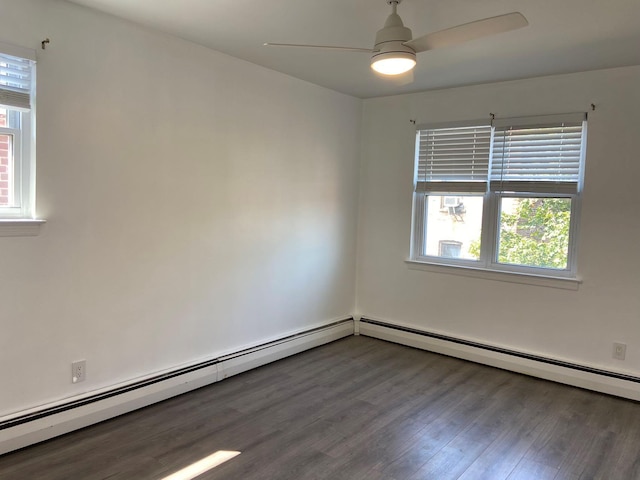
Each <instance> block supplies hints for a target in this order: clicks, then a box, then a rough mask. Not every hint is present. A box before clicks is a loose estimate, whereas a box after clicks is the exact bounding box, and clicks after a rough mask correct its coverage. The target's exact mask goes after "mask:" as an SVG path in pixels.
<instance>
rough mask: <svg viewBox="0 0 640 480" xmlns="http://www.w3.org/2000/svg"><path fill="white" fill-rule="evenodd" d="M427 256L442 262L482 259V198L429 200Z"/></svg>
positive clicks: (434, 198) (443, 197) (433, 196)
mask: <svg viewBox="0 0 640 480" xmlns="http://www.w3.org/2000/svg"><path fill="white" fill-rule="evenodd" d="M427 202H428V204H427V222H426V223H427V224H426V238H427V241H426V248H425V250H426V252H425V253H426V254H427V255H430V256H434V257H443V258H462V259H471V260H478V259H479V258H480V234H481V231H482V203H483V197H481V196H469V195H467V196H463V195H455V194H452V195H451V196H436V195H429V196H428V197H427Z"/></svg>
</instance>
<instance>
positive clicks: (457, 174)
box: [416, 125, 491, 193]
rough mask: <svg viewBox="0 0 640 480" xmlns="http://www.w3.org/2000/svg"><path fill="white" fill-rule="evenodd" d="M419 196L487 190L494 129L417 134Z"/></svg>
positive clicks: (488, 127) (459, 128)
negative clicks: (422, 193) (426, 193)
mask: <svg viewBox="0 0 640 480" xmlns="http://www.w3.org/2000/svg"><path fill="white" fill-rule="evenodd" d="M417 135H418V165H417V172H416V191H417V192H460V193H475V192H485V191H486V190H487V178H488V174H489V155H490V152H491V126H490V125H476V126H464V127H451V128H431V129H421V130H418V133H417Z"/></svg>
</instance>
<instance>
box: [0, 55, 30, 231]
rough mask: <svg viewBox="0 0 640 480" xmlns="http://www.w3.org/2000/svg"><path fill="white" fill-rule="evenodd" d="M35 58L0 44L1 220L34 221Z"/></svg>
mask: <svg viewBox="0 0 640 480" xmlns="http://www.w3.org/2000/svg"><path fill="white" fill-rule="evenodd" d="M5 52H6V53H5ZM25 56H26V57H27V58H25ZM33 58H34V56H33V52H30V51H29V50H23V49H19V48H17V47H10V46H6V45H3V44H0V219H30V218H33V217H34V211H33V210H34V208H33V206H34V199H33V195H34V186H33V184H34V173H35V172H34V168H33V157H32V155H33V151H34V148H33V140H32V138H33V124H34V121H33V117H34V109H33V105H32V103H33V99H34V95H33V90H34V85H35V81H34V76H35V62H34V61H33Z"/></svg>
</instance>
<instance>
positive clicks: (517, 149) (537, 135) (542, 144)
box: [491, 114, 584, 194]
mask: <svg viewBox="0 0 640 480" xmlns="http://www.w3.org/2000/svg"><path fill="white" fill-rule="evenodd" d="M583 120H584V115H583V114H580V115H577V116H576V115H569V116H562V117H559V118H554V119H549V118H545V117H542V118H523V119H507V120H499V121H496V122H495V124H494V127H495V131H494V136H493V149H492V161H491V190H492V191H496V192H527V193H558V194H575V193H577V191H578V187H579V182H580V165H581V162H582V157H581V156H582V151H583V148H582V147H583V124H584V121H583Z"/></svg>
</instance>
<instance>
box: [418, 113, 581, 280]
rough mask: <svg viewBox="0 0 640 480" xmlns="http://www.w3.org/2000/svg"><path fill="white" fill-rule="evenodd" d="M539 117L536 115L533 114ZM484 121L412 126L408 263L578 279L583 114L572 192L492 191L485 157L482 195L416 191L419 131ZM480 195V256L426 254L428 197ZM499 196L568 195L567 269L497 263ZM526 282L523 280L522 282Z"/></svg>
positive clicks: (538, 196)
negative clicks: (412, 159)
mask: <svg viewBox="0 0 640 480" xmlns="http://www.w3.org/2000/svg"><path fill="white" fill-rule="evenodd" d="M548 117H549V119H548V122H549V125H554V122H553V117H554V116H552V115H550V116H548ZM536 118H539V117H536ZM487 124H488V122H487V121H486V120H481V121H467V122H458V123H447V124H430V125H419V126H418V127H417V129H416V153H415V158H414V165H415V170H414V192H413V208H412V222H411V243H410V257H409V260H408V262H409V263H420V264H427V265H434V266H436V267H458V268H459V269H463V270H481V271H488V272H498V273H505V274H516V275H521V276H522V275H524V276H532V277H546V278H551V279H563V280H564V279H567V280H578V266H577V256H578V255H577V247H578V236H579V223H580V216H581V215H580V214H581V205H582V189H583V183H584V170H585V168H584V165H585V157H586V137H587V118H586V114H584V120H583V123H582V138H581V142H582V143H581V149H580V164H579V174H578V181H577V188H576V192H575V193H552V192H545V193H532V192H505V191H494V190H493V189H492V188H491V186H490V184H491V161H492V159H493V158H492V156H493V153H491V154H490V159H489V173H488V176H487V181H486V191H485V192H484V194H482V195H481V194H479V193H478V192H465V191H460V190H453V189H452V190H450V191H446V192H445V191H440V190H438V191H431V192H430V191H418V188H417V185H418V181H419V180H418V154H419V149H420V131H421V130H428V129H439V128H455V127H464V126H482V125H487ZM494 133H495V128H494V127H493V126H492V128H491V152H493V140H494ZM430 195H433V196H456V197H457V196H462V197H465V196H480V195H481V196H482V197H483V209H482V227H481V235H480V257H479V259H478V260H472V259H463V258H452V257H444V256H434V255H427V254H426V248H427V235H428V232H427V219H428V200H429V196H430ZM503 198H568V199H570V200H571V209H570V223H569V238H568V245H567V268H566V269H556V268H550V267H536V266H530V265H516V264H508V263H501V262H499V241H500V219H501V203H502V199H503ZM525 283H526V282H525Z"/></svg>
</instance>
